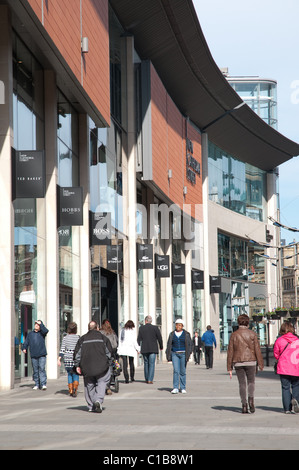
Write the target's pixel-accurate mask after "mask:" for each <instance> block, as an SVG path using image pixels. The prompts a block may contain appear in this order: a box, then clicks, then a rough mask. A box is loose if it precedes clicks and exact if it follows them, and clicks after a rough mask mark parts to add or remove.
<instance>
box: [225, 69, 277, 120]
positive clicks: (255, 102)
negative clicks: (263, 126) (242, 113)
mask: <svg viewBox="0 0 299 470" xmlns="http://www.w3.org/2000/svg"><path fill="white" fill-rule="evenodd" d="M225 76H226V78H227V81H228V82H229V84H230V85H231V86H232V88H233V89H234V90H235V91H236V92H237V93H238V94H239V95H240V97H241V98H242V100H243V101H244V102H245V103H246V104H248V106H249V107H250V108H251V109H252V110H253V111H254V112H255V113H256V114H258V115H259V116H260V117H261V118H262V119H263V120H264V121H265V122H266V123H267V124H268V125H269V126H271V127H274V129H277V82H276V81H275V80H270V79H266V78H260V77H254V76H252V77H250V76H247V77H246V76H244V77H242V76H240V77H233V76H230V75H228V74H225Z"/></svg>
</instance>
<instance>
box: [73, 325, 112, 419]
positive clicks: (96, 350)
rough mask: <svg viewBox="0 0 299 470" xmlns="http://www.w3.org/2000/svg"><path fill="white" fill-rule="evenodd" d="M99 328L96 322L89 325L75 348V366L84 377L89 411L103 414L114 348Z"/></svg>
mask: <svg viewBox="0 0 299 470" xmlns="http://www.w3.org/2000/svg"><path fill="white" fill-rule="evenodd" d="M97 328H98V324H97V322H95V321H91V322H90V323H89V324H88V333H86V334H85V335H83V336H81V338H80V339H79V341H78V343H77V345H76V347H75V351H74V364H75V366H76V369H77V372H78V374H80V375H83V380H84V395H85V400H86V402H87V406H88V411H96V412H98V413H102V410H103V408H102V404H103V402H104V397H105V391H106V385H107V384H108V383H109V380H110V376H111V371H110V360H111V355H112V346H111V342H110V340H109V339H108V338H107V337H106V336H104V335H103V334H102V333H101V332H100V331H98V329H97Z"/></svg>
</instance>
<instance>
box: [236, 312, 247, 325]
mask: <svg viewBox="0 0 299 470" xmlns="http://www.w3.org/2000/svg"><path fill="white" fill-rule="evenodd" d="M238 325H239V326H248V325H249V316H248V315H245V313H242V315H239V316H238Z"/></svg>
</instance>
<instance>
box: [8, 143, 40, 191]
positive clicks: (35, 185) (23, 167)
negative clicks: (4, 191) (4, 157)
mask: <svg viewBox="0 0 299 470" xmlns="http://www.w3.org/2000/svg"><path fill="white" fill-rule="evenodd" d="M45 188H46V170H45V156H44V151H43V150H15V149H13V148H12V193H13V194H12V198H13V200H15V199H17V198H33V199H34V198H43V197H45V192H46V189H45Z"/></svg>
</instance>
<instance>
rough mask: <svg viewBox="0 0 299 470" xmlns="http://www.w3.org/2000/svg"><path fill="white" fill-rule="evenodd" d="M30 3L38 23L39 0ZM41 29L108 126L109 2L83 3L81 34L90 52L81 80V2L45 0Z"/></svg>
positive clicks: (85, 55)
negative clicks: (86, 39) (43, 28)
mask: <svg viewBox="0 0 299 470" xmlns="http://www.w3.org/2000/svg"><path fill="white" fill-rule="evenodd" d="M29 3H30V5H31V7H32V8H33V10H34V11H35V13H36V15H37V16H38V18H39V19H40V21H41V20H42V18H41V8H40V2H39V0H29ZM70 5H71V7H70ZM44 27H45V29H46V31H47V33H48V34H49V35H50V37H51V39H52V40H53V42H54V43H55V45H56V47H57V48H58V49H59V51H60V53H61V54H62V55H63V57H64V59H65V60H66V62H67V63H68V65H69V67H70V68H71V70H72V72H73V73H74V75H75V76H76V78H77V80H78V81H79V83H81V84H82V85H83V87H84V89H85V91H86V92H87V94H88V95H89V96H90V98H91V100H92V101H93V103H94V104H95V105H96V107H97V108H98V109H99V110H100V112H101V114H102V115H103V117H104V118H105V119H106V121H107V122H108V123H109V122H110V82H109V33H108V0H101V1H100V2H98V1H95V0H85V1H84V2H83V9H82V35H83V37H84V36H86V37H88V45H89V51H88V53H86V54H84V57H83V80H81V24H80V0H71V2H70V0H48V1H47V4H45V5H44Z"/></svg>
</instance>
